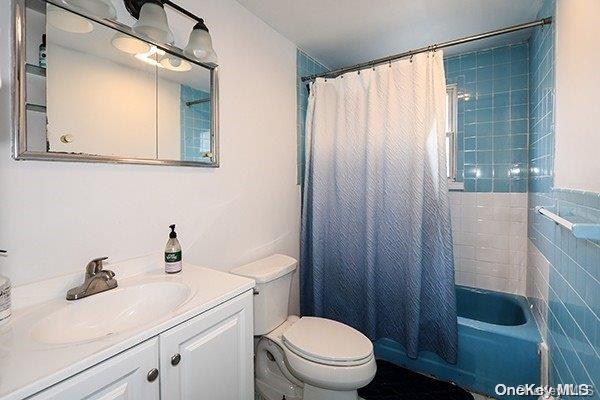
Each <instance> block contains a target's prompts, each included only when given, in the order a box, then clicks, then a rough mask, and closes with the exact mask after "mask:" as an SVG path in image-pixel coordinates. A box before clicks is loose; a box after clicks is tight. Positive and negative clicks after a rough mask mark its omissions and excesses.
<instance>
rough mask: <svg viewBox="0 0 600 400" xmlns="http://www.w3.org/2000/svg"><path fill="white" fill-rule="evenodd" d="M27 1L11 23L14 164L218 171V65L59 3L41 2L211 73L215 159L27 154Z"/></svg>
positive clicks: (18, 5) (18, 4)
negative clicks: (161, 166) (208, 169)
mask: <svg viewBox="0 0 600 400" xmlns="http://www.w3.org/2000/svg"><path fill="white" fill-rule="evenodd" d="M25 1H26V0H12V12H13V15H12V20H13V24H14V25H13V29H12V37H11V45H12V48H13V54H12V57H13V58H12V69H13V79H12V84H11V96H12V110H11V114H12V122H13V135H12V136H13V138H12V156H13V158H14V159H15V160H40V161H70V162H90V163H111V164H146V165H166V166H186V167H209V168H216V167H219V162H220V156H219V77H218V75H219V74H218V65H216V64H206V63H201V62H199V61H198V60H194V59H192V58H190V57H188V56H187V55H186V54H184V53H183V50H181V49H180V48H178V47H175V46H170V45H168V44H164V43H158V42H155V41H153V40H151V39H149V38H147V37H143V36H140V35H138V34H137V33H135V32H134V31H133V29H131V28H130V27H128V26H126V25H123V24H121V23H118V22H115V21H111V20H107V19H101V18H97V17H94V16H92V15H87V14H84V13H81V12H79V11H75V10H72V9H70V8H69V7H68V6H66V5H65V4H63V3H61V2H59V1H58V0H40V1H43V2H45V3H49V4H52V5H54V6H56V7H59V8H62V9H64V10H67V11H69V12H72V13H74V14H77V15H79V16H81V17H84V18H86V19H88V20H91V21H93V22H96V23H98V24H100V25H104V26H106V27H108V28H111V29H113V30H115V31H119V32H121V33H124V34H127V35H130V36H133V37H135V38H138V39H140V40H142V41H144V42H147V43H150V44H153V45H155V46H156V47H158V48H159V49H161V50H164V51H165V52H167V53H171V54H174V55H176V56H177V57H180V58H182V59H184V60H187V61H189V62H192V63H194V64H197V65H200V66H202V67H204V68H206V69H208V70H210V101H211V145H210V149H211V150H210V151H211V153H212V156H211V158H210V161H207V162H202V161H179V160H159V159H145V158H128V157H113V156H97V155H92V154H70V153H48V152H42V151H30V150H27V114H26V112H27V111H26V79H27V74H26V71H25V54H26V53H25V22H26V21H25Z"/></svg>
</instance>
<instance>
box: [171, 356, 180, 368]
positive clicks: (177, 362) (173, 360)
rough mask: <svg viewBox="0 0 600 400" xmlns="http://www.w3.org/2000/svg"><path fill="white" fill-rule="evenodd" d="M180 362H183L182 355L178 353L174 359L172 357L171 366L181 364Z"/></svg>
mask: <svg viewBox="0 0 600 400" xmlns="http://www.w3.org/2000/svg"><path fill="white" fill-rule="evenodd" d="M179 361H181V354H179V353H177V354H175V355H174V356H173V357H171V365H172V366H175V365H177V364H179Z"/></svg>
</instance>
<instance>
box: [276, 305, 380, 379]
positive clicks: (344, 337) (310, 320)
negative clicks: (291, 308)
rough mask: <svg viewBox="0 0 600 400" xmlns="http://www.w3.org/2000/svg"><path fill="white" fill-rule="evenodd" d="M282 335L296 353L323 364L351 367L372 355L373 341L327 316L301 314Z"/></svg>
mask: <svg viewBox="0 0 600 400" xmlns="http://www.w3.org/2000/svg"><path fill="white" fill-rule="evenodd" d="M282 339H283V344H284V345H285V347H286V348H287V349H288V350H289V351H291V352H292V353H294V354H295V355H297V356H299V357H301V358H303V359H306V360H309V361H312V362H315V363H319V364H323V365H329V366H339V367H352V366H358V365H362V364H365V363H367V362H368V361H369V360H370V359H372V358H373V344H372V343H371V341H370V340H369V339H368V338H367V337H366V336H365V335H363V334H362V333H360V332H359V331H357V330H356V329H354V328H351V327H349V326H348V325H345V324H342V323H340V322H337V321H333V320H330V319H325V318H317V317H302V318H300V319H299V320H298V321H296V322H295V323H294V324H293V325H291V326H290V327H289V328H288V329H286V330H285V331H284V332H283V335H282Z"/></svg>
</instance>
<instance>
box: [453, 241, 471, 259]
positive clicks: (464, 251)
mask: <svg viewBox="0 0 600 400" xmlns="http://www.w3.org/2000/svg"><path fill="white" fill-rule="evenodd" d="M456 247H457V248H458V249H459V250H458V251H459V254H460V257H461V258H466V259H469V260H474V259H475V247H474V246H463V245H458V246H456Z"/></svg>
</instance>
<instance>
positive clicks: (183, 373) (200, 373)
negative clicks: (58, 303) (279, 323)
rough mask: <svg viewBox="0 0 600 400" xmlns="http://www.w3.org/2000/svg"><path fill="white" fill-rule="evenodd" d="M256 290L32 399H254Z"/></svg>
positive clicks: (163, 333)
mask: <svg viewBox="0 0 600 400" xmlns="http://www.w3.org/2000/svg"><path fill="white" fill-rule="evenodd" d="M252 323H253V322H252V291H247V292H245V293H243V294H241V295H239V296H237V297H235V298H233V299H231V300H229V301H226V302H225V303H223V304H221V305H219V306H217V307H214V308H212V309H210V310H208V311H206V312H204V313H202V314H199V315H197V316H195V317H192V318H191V319H189V320H187V321H185V322H183V323H181V324H179V325H176V326H174V327H172V328H171V329H168V330H166V331H164V332H162V333H160V334H159V335H158V336H155V337H153V338H150V339H148V340H146V341H145V342H142V343H140V344H138V345H136V346H134V347H132V348H130V349H129V350H126V351H124V352H123V353H121V354H119V355H116V356H114V357H112V358H109V359H107V360H105V361H103V362H101V363H100V364H97V365H95V366H94V367H91V368H89V369H88V370H86V371H83V372H80V373H79V374H77V375H74V376H72V377H71V378H68V379H66V380H65V381H62V382H60V383H58V384H56V385H54V386H52V387H51V388H49V389H46V390H44V391H42V392H40V393H38V394H36V395H34V396H32V397H29V398H28V400H66V399H68V400H158V399H164V400H202V399H206V400H253V399H254V385H253V383H254V382H253V381H254V370H253V336H252V335H253V325H252Z"/></svg>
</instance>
